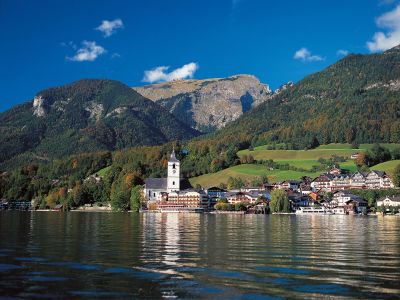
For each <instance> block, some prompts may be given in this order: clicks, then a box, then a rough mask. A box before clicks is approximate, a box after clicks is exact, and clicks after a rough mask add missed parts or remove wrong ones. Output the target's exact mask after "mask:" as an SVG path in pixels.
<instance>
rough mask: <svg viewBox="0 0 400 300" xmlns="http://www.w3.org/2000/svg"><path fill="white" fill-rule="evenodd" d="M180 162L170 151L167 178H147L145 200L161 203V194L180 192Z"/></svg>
mask: <svg viewBox="0 0 400 300" xmlns="http://www.w3.org/2000/svg"><path fill="white" fill-rule="evenodd" d="M180 181H181V179H180V162H179V160H178V159H177V158H176V156H175V150H172V153H171V156H170V158H169V160H168V177H167V178H147V179H146V180H145V184H144V190H143V192H144V195H145V198H146V199H147V200H148V201H150V202H152V201H161V198H162V193H171V192H175V191H179V190H180Z"/></svg>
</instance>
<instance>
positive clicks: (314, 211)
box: [296, 207, 332, 215]
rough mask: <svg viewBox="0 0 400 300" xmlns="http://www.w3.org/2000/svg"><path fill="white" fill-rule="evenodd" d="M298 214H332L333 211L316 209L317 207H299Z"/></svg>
mask: <svg viewBox="0 0 400 300" xmlns="http://www.w3.org/2000/svg"><path fill="white" fill-rule="evenodd" d="M296 214H318V215H322V214H332V212H331V211H329V210H327V209H325V208H323V207H321V208H315V207H299V208H298V209H297V210H296Z"/></svg>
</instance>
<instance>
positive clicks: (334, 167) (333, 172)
mask: <svg viewBox="0 0 400 300" xmlns="http://www.w3.org/2000/svg"><path fill="white" fill-rule="evenodd" d="M341 173H342V170H341V169H338V168H336V166H333V168H332V169H330V170H329V174H332V175H339V174H341Z"/></svg>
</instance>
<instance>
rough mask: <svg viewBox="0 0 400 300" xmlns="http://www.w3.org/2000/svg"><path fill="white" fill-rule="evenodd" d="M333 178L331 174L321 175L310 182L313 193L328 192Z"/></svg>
mask: <svg viewBox="0 0 400 300" xmlns="http://www.w3.org/2000/svg"><path fill="white" fill-rule="evenodd" d="M333 177H334V176H333V175H332V174H329V173H328V174H326V173H323V174H321V175H319V176H318V177H316V178H315V179H314V180H313V181H312V182H311V188H312V189H313V191H317V190H322V191H324V192H330V191H331V182H332V179H333Z"/></svg>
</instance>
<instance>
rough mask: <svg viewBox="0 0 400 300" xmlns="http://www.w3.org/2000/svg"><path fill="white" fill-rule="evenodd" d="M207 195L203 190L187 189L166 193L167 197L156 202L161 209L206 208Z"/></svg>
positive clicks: (194, 209) (207, 206)
mask: <svg viewBox="0 0 400 300" xmlns="http://www.w3.org/2000/svg"><path fill="white" fill-rule="evenodd" d="M209 206H210V201H209V197H208V196H207V194H206V193H205V192H204V191H203V190H198V189H187V190H183V191H173V192H170V193H168V197H167V198H166V199H163V200H162V201H161V202H160V203H159V204H158V209H159V210H161V211H199V209H202V210H208V208H209Z"/></svg>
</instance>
